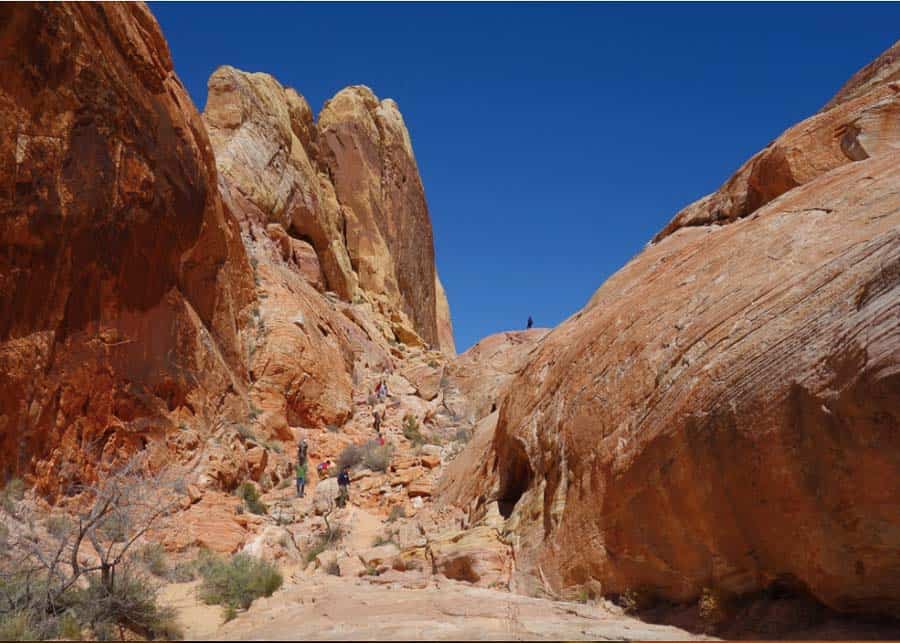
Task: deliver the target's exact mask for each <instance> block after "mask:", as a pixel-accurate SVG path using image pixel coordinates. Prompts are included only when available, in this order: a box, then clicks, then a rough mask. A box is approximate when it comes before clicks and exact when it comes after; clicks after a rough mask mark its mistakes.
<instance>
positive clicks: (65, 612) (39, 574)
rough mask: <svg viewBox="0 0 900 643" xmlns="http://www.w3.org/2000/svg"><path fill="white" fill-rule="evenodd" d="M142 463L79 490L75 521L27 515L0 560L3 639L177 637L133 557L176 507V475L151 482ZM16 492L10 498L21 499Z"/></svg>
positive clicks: (152, 478) (162, 475)
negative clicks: (85, 631) (83, 633)
mask: <svg viewBox="0 0 900 643" xmlns="http://www.w3.org/2000/svg"><path fill="white" fill-rule="evenodd" d="M145 458H146V454H142V455H140V456H136V457H135V458H132V459H131V460H129V461H128V462H126V463H124V464H123V465H121V466H119V467H116V468H114V469H112V470H111V471H109V472H108V473H107V474H106V475H105V476H104V478H103V479H102V480H101V481H100V482H98V483H97V484H95V485H78V486H76V487H75V488H74V491H75V492H76V493H78V494H80V496H81V498H82V499H83V501H84V502H83V504H82V507H83V510H82V511H81V512H80V513H79V514H78V516H77V521H76V520H74V519H71V518H69V517H67V516H64V515H56V516H52V515H47V513H46V512H44V511H43V510H41V509H39V508H24V509H23V511H24V512H25V515H24V516H23V517H22V519H21V523H22V529H20V530H18V533H17V534H16V535H15V536H14V537H9V539H8V542H7V543H6V547H5V548H4V550H3V555H2V556H0V630H2V633H0V638H38V639H46V638H60V637H63V638H73V637H80V635H81V628H82V627H89V628H90V629H91V634H90V636H92V637H94V638H98V639H104V638H110V637H115V638H123V637H124V636H125V633H126V630H127V631H128V632H133V633H136V634H139V635H140V636H153V637H165V638H178V637H179V636H180V633H179V632H178V631H177V629H176V628H175V627H174V626H173V625H172V623H173V621H172V614H171V612H169V611H167V610H165V609H162V608H160V607H159V606H158V605H157V602H156V594H155V591H154V589H153V587H154V586H153V584H152V583H150V582H148V580H147V578H146V577H144V576H142V575H141V574H140V573H139V571H138V569H137V568H138V563H139V562H140V559H141V554H140V553H139V554H137V555H135V552H134V550H133V549H132V546H133V545H134V543H135V542H137V541H139V540H140V539H141V538H142V537H143V536H144V535H145V534H147V533H148V531H150V530H151V529H152V528H153V526H154V524H155V522H156V521H157V520H158V519H162V518H163V517H164V516H166V515H168V513H169V512H170V510H171V508H172V507H174V501H173V500H171V499H172V497H173V496H174V494H173V493H172V487H173V485H172V480H171V479H169V478H170V477H171V476H172V475H173V473H174V469H172V470H169V471H168V472H164V473H159V474H150V473H148V471H147V467H146V460H145ZM176 478H177V476H176ZM17 486H18V485H14V486H13V487H12V489H11V490H10V491H9V494H8V497H10V498H15V497H16V495H17V494H18V493H19V492H18V491H17ZM38 524H43V525H44V527H45V528H46V531H45V530H43V529H37V528H36V525H38ZM87 547H89V548H90V551H91V555H90V556H89V557H88V559H87V562H85V556H84V554H85V549H86V548H87Z"/></svg>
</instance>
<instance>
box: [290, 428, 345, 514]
mask: <svg viewBox="0 0 900 643" xmlns="http://www.w3.org/2000/svg"><path fill="white" fill-rule="evenodd" d="M308 453H309V444H308V443H307V441H306V440H305V439H302V440H300V442H299V444H297V464H296V467H295V469H294V474H295V476H296V479H297V497H298V498H303V497H304V496H305V495H306V478H307V455H308ZM331 465H332V462H331V460H323V461H322V462H320V463H319V464H318V465H316V473H318V474H319V478H327V477H328V470H329V469H330V468H331ZM337 482H338V497H337V499H336V503H337V505H338V506H339V507H343V506H344V505H346V504H347V501H348V500H350V470H349V469H348V468H347V467H343V468H342V469H341V472H340V473H339V474H338V477H337Z"/></svg>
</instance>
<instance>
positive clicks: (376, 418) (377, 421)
mask: <svg viewBox="0 0 900 643" xmlns="http://www.w3.org/2000/svg"><path fill="white" fill-rule="evenodd" d="M381 419H382V418H381V414H379V413H378V410H377V409H376V410H375V413H374V414H373V415H372V426H373V427H374V428H375V433H377V434H378V435H379V436H380V435H381Z"/></svg>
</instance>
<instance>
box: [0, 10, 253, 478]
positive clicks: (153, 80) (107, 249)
mask: <svg viewBox="0 0 900 643" xmlns="http://www.w3.org/2000/svg"><path fill="white" fill-rule="evenodd" d="M0 25H2V27H0V47H2V50H3V51H4V52H5V56H6V58H5V62H6V65H5V67H4V72H3V74H2V75H0V105H2V114H3V115H2V117H0V128H2V130H3V133H2V136H0V212H2V216H0V240H2V252H0V373H2V374H3V376H2V380H0V403H2V409H0V432H2V433H0V435H2V439H0V441H2V451H3V456H2V460H0V461H2V471H3V474H4V475H5V476H8V475H11V474H19V473H23V472H26V471H30V470H32V471H34V472H35V473H36V475H37V482H38V484H39V486H40V488H41V489H42V490H45V491H48V492H49V491H56V490H62V489H66V488H67V486H68V485H69V484H70V483H73V482H75V481H76V480H83V479H88V480H89V479H91V478H92V477H93V476H94V474H95V469H96V468H97V467H100V468H102V467H103V466H105V464H108V463H109V462H111V461H112V460H114V459H115V458H116V457H117V456H118V455H120V454H122V453H127V452H130V451H133V450H135V449H138V448H142V447H143V446H144V445H145V444H146V443H147V442H148V441H149V440H156V439H158V440H162V439H164V438H165V436H166V435H167V434H168V433H169V432H171V431H172V430H173V429H174V428H175V427H174V426H173V422H172V421H171V420H170V419H168V418H167V415H168V414H169V412H171V411H172V410H174V409H175V408H179V407H180V408H183V409H184V413H185V414H186V415H188V416H190V417H192V418H197V419H198V421H202V422H211V421H212V419H213V417H214V416H216V415H219V414H221V413H223V411H225V410H227V409H231V410H233V411H234V412H239V410H240V407H241V400H240V395H239V392H240V390H241V388H242V380H243V376H244V366H243V362H242V360H241V356H240V355H241V345H240V338H239V333H238V328H237V327H238V325H239V323H240V319H241V317H242V315H244V314H246V311H247V309H248V308H249V306H250V304H251V302H252V300H253V299H254V297H255V295H254V292H253V284H252V281H251V280H250V276H249V275H250V270H249V265H248V264H247V258H246V255H245V253H244V249H243V246H242V244H241V242H240V237H239V233H238V229H237V226H236V225H235V223H234V221H233V220H231V219H230V218H229V217H228V216H227V213H225V212H224V211H223V208H222V204H221V201H220V199H219V197H218V192H217V187H216V170H215V165H214V160H213V156H212V151H211V149H210V146H209V140H208V138H207V135H206V130H205V128H204V126H203V122H202V120H201V119H200V117H199V114H197V112H196V110H195V109H194V107H193V105H192V103H191V100H190V98H189V97H188V95H187V92H186V91H185V89H184V87H183V86H182V84H181V82H180V81H179V80H178V78H177V77H176V76H175V74H174V72H173V70H172V60H171V56H170V55H169V51H168V48H167V46H166V42H165V40H164V39H163V36H162V34H161V32H160V30H159V27H158V25H157V24H156V22H155V20H154V19H153V17H152V16H151V14H150V13H149V11H148V10H147V8H146V7H145V6H143V5H138V4H123V5H113V4H70V5H57V4H53V5H49V4H33V5H24V4H12V5H6V6H4V7H3V8H2V9H0Z"/></svg>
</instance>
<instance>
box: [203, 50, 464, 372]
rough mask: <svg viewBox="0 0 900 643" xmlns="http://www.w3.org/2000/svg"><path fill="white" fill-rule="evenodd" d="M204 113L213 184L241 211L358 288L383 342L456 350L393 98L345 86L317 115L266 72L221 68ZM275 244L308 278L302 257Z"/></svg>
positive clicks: (343, 290)
mask: <svg viewBox="0 0 900 643" xmlns="http://www.w3.org/2000/svg"><path fill="white" fill-rule="evenodd" d="M204 118H205V120H206V123H207V126H208V128H209V131H210V140H211V142H212V145H213V148H214V150H215V154H216V160H217V165H218V168H219V172H220V174H221V176H222V190H223V191H224V192H226V193H227V195H228V198H227V201H228V202H229V203H231V204H233V207H234V208H235V210H237V211H239V212H240V213H242V214H241V215H239V216H241V218H242V220H248V221H253V222H255V223H258V224H261V225H273V224H277V225H280V226H281V228H282V229H283V230H284V231H286V233H287V234H289V235H290V236H291V237H292V238H294V239H299V240H304V241H307V242H309V243H310V244H311V245H312V246H313V247H314V248H315V252H316V255H317V256H318V259H319V264H320V265H321V272H322V278H323V281H324V288H326V289H329V290H333V291H335V292H336V293H337V294H338V295H339V296H340V297H341V298H342V299H344V300H346V301H355V300H356V299H357V298H358V297H360V296H362V294H363V293H364V295H365V297H367V298H368V299H370V300H371V301H372V302H373V303H374V305H375V308H376V310H377V311H378V312H379V313H380V314H381V315H382V316H383V317H384V318H385V319H387V320H389V321H390V325H389V328H390V329H391V330H390V334H389V335H388V337H387V338H388V339H394V336H396V337H397V339H399V340H400V341H402V342H405V343H408V344H411V345H416V344H418V343H421V341H422V340H424V341H425V342H428V343H430V344H432V345H434V346H436V347H440V348H442V349H444V350H446V351H447V352H448V353H450V354H452V353H453V351H454V349H453V331H452V326H451V325H450V314H449V308H448V306H447V302H446V295H445V294H444V292H443V288H442V287H441V285H440V282H439V280H438V279H437V274H436V271H435V269H434V245H433V241H432V232H431V222H430V219H429V216H428V209H427V206H426V204H425V196H424V190H423V188H422V183H421V180H420V179H419V174H418V169H417V167H416V164H415V159H414V157H413V153H412V146H411V143H410V140H409V134H408V132H407V131H406V127H405V125H404V124H403V119H402V117H401V116H400V113H399V111H398V110H397V106H396V103H394V102H393V101H391V100H385V101H381V102H380V103H379V102H378V100H377V99H376V98H375V96H374V95H373V94H372V93H371V91H370V90H368V89H367V88H362V87H353V88H348V89H345V90H343V91H342V92H340V93H339V94H338V95H337V96H335V98H334V99H332V100H331V101H329V102H328V103H327V104H326V106H325V108H324V109H323V110H322V114H321V116H320V119H319V123H318V124H316V123H314V122H313V116H312V111H311V110H310V108H309V105H308V104H307V103H306V101H305V100H304V98H303V97H302V96H300V95H299V94H297V93H296V92H295V91H294V90H293V89H290V88H287V89H286V88H284V87H282V86H281V85H280V84H279V83H278V81H276V80H275V79H274V78H272V77H271V76H269V75H268V74H262V73H247V72H243V71H239V70H237V69H234V68H233V67H220V68H219V69H218V70H216V72H215V73H214V74H213V75H212V77H210V79H209V98H208V101H207V105H206V111H205V113H204ZM283 245H284V246H285V247H284V254H285V258H286V259H287V255H288V254H292V255H293V257H294V261H295V262H296V263H297V264H298V266H300V265H303V266H304V270H303V274H304V276H305V277H307V279H308V280H310V272H312V273H313V279H312V280H310V281H311V283H314V284H315V276H314V271H311V270H310V269H309V261H308V256H304V254H303V252H302V250H301V252H300V254H299V256H298V255H297V254H295V253H294V251H293V250H289V243H287V242H285V243H284V244H283ZM360 287H361V288H362V291H363V293H359V292H358V289H359V288H360ZM420 338H421V339H420Z"/></svg>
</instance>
